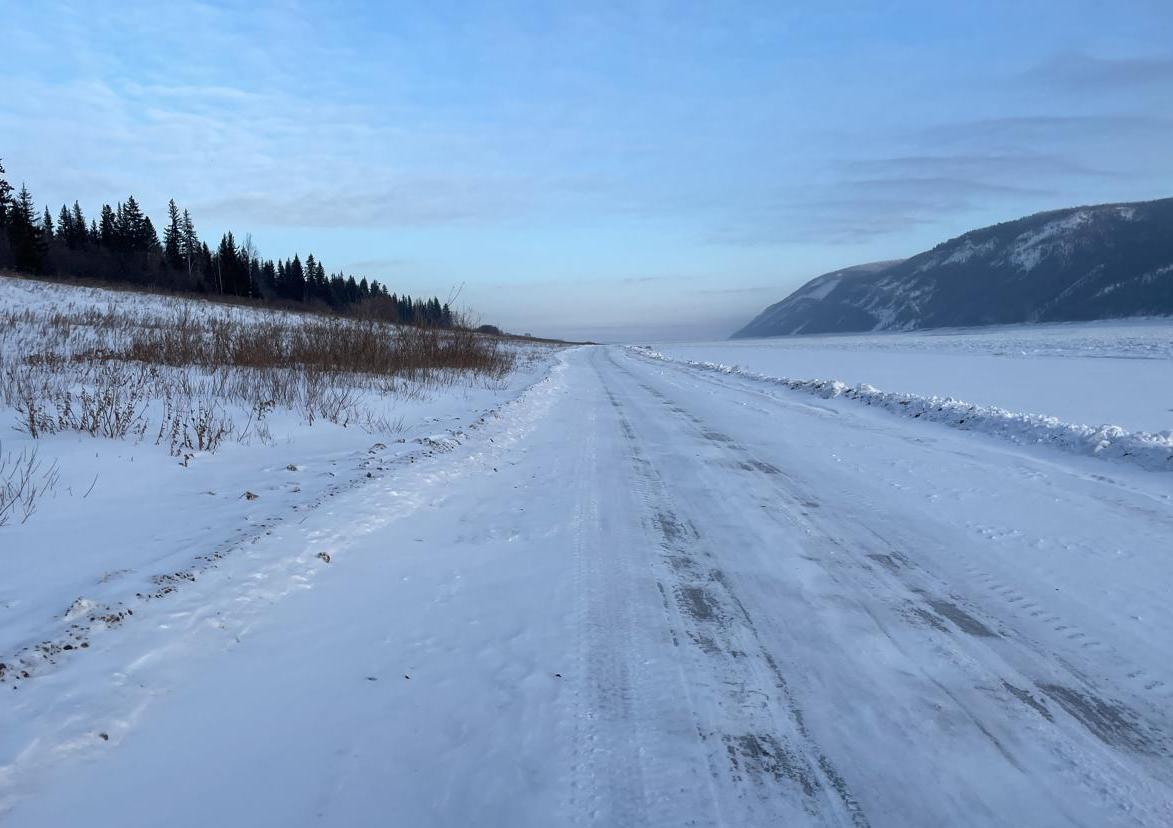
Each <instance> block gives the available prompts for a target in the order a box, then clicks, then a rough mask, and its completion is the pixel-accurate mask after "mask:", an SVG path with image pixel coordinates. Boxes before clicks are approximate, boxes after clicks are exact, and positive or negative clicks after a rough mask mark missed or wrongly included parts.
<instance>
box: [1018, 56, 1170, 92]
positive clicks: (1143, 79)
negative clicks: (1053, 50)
mask: <svg viewBox="0 0 1173 828" xmlns="http://www.w3.org/2000/svg"><path fill="white" fill-rule="evenodd" d="M1023 78H1024V79H1025V80H1028V81H1033V82H1038V83H1042V84H1047V85H1055V86H1060V87H1066V88H1068V89H1075V90H1081V91H1087V90H1088V88H1089V87H1098V88H1111V89H1121V88H1130V89H1136V88H1160V89H1169V88H1173V55H1156V56H1149V57H1124V58H1104V57H1096V56H1093V55H1088V54H1084V53H1082V52H1064V53H1062V54H1058V55H1055V56H1054V57H1052V58H1049V59H1048V60H1046V61H1044V62H1042V63H1040V64H1039V65H1038V66H1035V67H1033V68H1031V69H1030V70H1028V71H1027V72H1025V73H1024V74H1023Z"/></svg>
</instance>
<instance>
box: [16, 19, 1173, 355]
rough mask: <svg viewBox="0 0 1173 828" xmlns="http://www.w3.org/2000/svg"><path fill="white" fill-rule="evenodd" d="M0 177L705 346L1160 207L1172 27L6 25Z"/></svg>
mask: <svg viewBox="0 0 1173 828" xmlns="http://www.w3.org/2000/svg"><path fill="white" fill-rule="evenodd" d="M0 20H2V25H0V42H2V43H3V51H4V52H5V54H6V57H5V58H4V60H3V61H0V158H2V159H3V162H4V165H5V167H6V168H7V170H8V177H9V179H10V180H12V181H13V182H14V183H17V185H18V186H19V182H21V181H24V182H27V184H28V186H29V189H30V190H31V191H32V193H33V196H34V197H35V198H36V199H37V201H38V204H40V205H44V204H48V205H49V206H50V208H51V210H52V212H53V213H54V214H56V211H57V209H58V208H59V207H60V205H61V204H62V203H64V202H68V203H70V204H72V202H73V200H74V199H77V200H79V201H80V202H81V204H82V207H83V209H85V210H86V212H87V215H88V214H91V213H94V212H96V210H97V208H98V207H100V205H101V204H102V203H104V202H111V203H113V202H115V201H118V200H123V199H125V197H126V196H127V195H128V194H134V196H135V197H136V198H137V199H138V200H139V202H140V203H141V204H142V205H143V207H144V209H146V211H147V212H148V213H149V214H150V215H151V216H152V217H153V218H154V219H155V221H156V223H157V224H159V223H161V221H162V217H163V216H164V215H165V209H166V204H167V200H168V199H169V198H174V199H175V200H176V201H177V203H179V204H180V206H181V207H187V208H189V209H190V210H191V213H192V215H193V217H194V218H195V221H196V227H197V230H199V231H200V233H201V236H202V237H203V238H205V239H206V240H208V241H209V243H214V242H215V241H216V240H218V238H219V235H220V234H221V233H222V232H223V231H225V230H228V229H231V230H233V231H234V233H235V234H236V236H237V237H238V238H243V236H244V235H245V233H251V234H252V238H253V241H254V243H255V244H256V246H257V248H258V249H259V251H260V252H261V253H262V255H264V256H266V257H286V256H290V255H292V254H293V253H294V252H299V253H300V254H301V255H302V257H303V258H304V257H305V255H306V254H307V253H309V252H313V253H314V254H315V255H317V256H318V257H319V258H320V259H322V260H323V261H324V263H325V264H326V267H327V269H328V270H331V271H337V270H344V271H346V272H347V273H352V272H353V273H355V274H357V275H365V276H367V277H369V278H376V279H379V280H380V281H382V282H384V283H386V284H387V285H388V286H389V287H390V288H391V289H392V290H397V291H399V292H408V293H412V294H416V295H432V294H435V295H439V296H440V298H441V299H446V298H448V297H449V296H452V295H456V296H458V298H457V302H456V303H457V304H458V305H459V306H461V307H466V308H468V309H470V310H471V311H472V312H473V313H474V314H475V315H476V316H477V317H478V318H479V319H481V320H482V321H484V322H491V323H495V324H498V325H501V326H502V327H505V328H506V329H509V330H512V331H516V332H532V333H534V334H539V335H549V336H562V337H569V338H588V339H594V340H599V341H640V340H647V341H654V340H674V339H712V338H722V337H725V336H727V335H729V334H730V333H732V332H733V331H734V330H735V329H736V328H738V327H740V326H741V325H743V324H744V323H745V322H747V321H748V320H749V319H750V317H752V316H753V315H754V314H756V313H757V312H758V311H759V310H761V309H762V308H763V307H765V306H766V305H768V304H770V303H772V302H775V301H778V300H780V299H782V298H783V297H785V296H786V295H787V294H788V293H789V292H790V291H792V290H793V289H795V288H797V287H798V286H799V285H801V284H802V283H803V282H805V281H807V280H808V279H810V278H812V277H814V276H816V275H818V274H820V273H824V272H827V271H830V270H835V269H838V268H841V267H845V266H848V265H852V264H858V263H862V262H868V261H876V260H883V259H893V258H903V257H905V256H909V255H913V254H915V253H917V252H920V251H921V250H924V249H927V248H929V247H932V246H933V245H935V244H936V243H938V242H941V241H944V240H946V239H948V238H951V237H954V236H957V235H959V234H961V233H963V232H965V231H967V230H969V229H973V228H975V227H980V226H984V225H987V224H991V223H994V222H997V221H1004V220H1008V219H1012V218H1017V217H1019V216H1022V215H1026V214H1029V213H1032V212H1037V211H1039V210H1045V209H1053V208H1059V207H1067V206H1074V205H1077V204H1091V203H1100V202H1112V201H1133V200H1143V199H1152V198H1161V197H1167V196H1173V107H1171V106H1170V103H1171V102H1173V2H1169V0H1151V2H1150V0H1120V2H1115V3H1105V2H1102V0H1097V1H1096V2H1088V1H1086V0H1054V1H1053V2H1049V1H1048V0H1030V1H1028V0H1017V2H1001V0H984V2H979V1H978V0H973V1H972V2H968V1H967V0H958V2H948V3H946V2H940V0H933V2H914V1H913V0H909V2H900V1H899V0H887V2H880V0H874V1H873V2H851V1H850V0H842V1H841V2H837V0H824V2H784V0H773V1H772V2H762V3H756V2H749V1H748V0H747V2H729V3H712V2H703V3H701V2H698V3H692V2H644V1H641V0H632V1H631V2H622V3H610V2H603V1H602V0H600V1H599V2H586V3H569V2H551V3H546V2H537V0H517V1H516V2H511V1H510V0H502V1H501V2H492V3H474V2H459V3H453V2H446V0H430V1H429V2H426V3H361V2H352V3H336V2H296V0H285V2H277V3H267V2H247V3H229V2H225V3H220V2H199V3H193V2H186V1H185V0H176V1H175V2H169V3H165V4H163V3H139V2H134V1H133V0H130V1H129V2H122V3H118V4H114V3H110V4H106V3H96V2H92V3H69V2H52V1H51V0H50V1H48V2H36V3H28V2H18V0H0Z"/></svg>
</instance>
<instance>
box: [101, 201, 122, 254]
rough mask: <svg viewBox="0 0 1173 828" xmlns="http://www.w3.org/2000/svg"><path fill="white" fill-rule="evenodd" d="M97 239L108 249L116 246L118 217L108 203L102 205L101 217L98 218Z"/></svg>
mask: <svg viewBox="0 0 1173 828" xmlns="http://www.w3.org/2000/svg"><path fill="white" fill-rule="evenodd" d="M98 241H99V242H101V244H102V246H103V247H105V248H106V249H108V250H114V249H115V248H116V247H117V246H118V244H117V241H118V219H117V216H115V215H114V211H113V210H111V209H110V205H109V204H103V205H102V213H101V218H100V219H99V220H98Z"/></svg>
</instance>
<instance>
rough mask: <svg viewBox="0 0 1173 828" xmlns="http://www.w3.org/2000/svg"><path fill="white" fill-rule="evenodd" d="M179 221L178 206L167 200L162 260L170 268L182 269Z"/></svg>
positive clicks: (172, 200) (182, 259) (173, 200)
mask: <svg viewBox="0 0 1173 828" xmlns="http://www.w3.org/2000/svg"><path fill="white" fill-rule="evenodd" d="M179 222H180V217H179V208H178V207H176V206H175V199H171V200H170V201H168V202H167V226H166V227H165V228H163V261H164V262H166V263H167V267H169V268H171V269H172V270H182V269H183V266H184V258H183V252H182V240H181V238H180V235H181V231H180V226H179Z"/></svg>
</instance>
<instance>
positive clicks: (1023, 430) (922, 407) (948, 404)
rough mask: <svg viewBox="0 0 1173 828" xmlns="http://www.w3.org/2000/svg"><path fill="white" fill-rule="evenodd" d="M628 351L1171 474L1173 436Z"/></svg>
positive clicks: (634, 349)
mask: <svg viewBox="0 0 1173 828" xmlns="http://www.w3.org/2000/svg"><path fill="white" fill-rule="evenodd" d="M628 350H629V351H630V352H631V353H635V354H639V355H640V356H643V357H646V358H648V359H655V360H661V361H663V362H669V363H674V364H677V365H685V366H688V367H689V368H693V369H695V370H700V371H710V372H714V373H719V374H727V375H732V376H737V377H740V378H743V379H748V380H751V381H754V382H761V383H768V384H770V385H779V386H782V387H784V388H787V389H789V390H791V391H800V392H802V393H805V394H811V395H813V396H817V397H822V398H823V399H834V398H837V397H842V398H845V399H849V400H854V401H856V402H858V403H862V404H863V405H869V406H873V407H876V408H882V409H884V410H886V411H891V412H893V413H895V414H899V415H901V416H904V417H911V418H914V419H925V420H930V421H932V422H938V423H943V424H945V425H948V426H951V427H953V428H960V429H964V430H966V431H977V432H981V433H983V434H991V435H994V436H996V437H999V438H1001V439H1004V440H1009V441H1010V442H1013V443H1017V444H1019V445H1048V446H1053V447H1056V448H1060V449H1063V450H1065V451H1069V452H1073V453H1076V454H1085V455H1092V456H1095V457H1103V458H1107V459H1113V460H1121V461H1124V462H1128V463H1132V464H1134V465H1137V466H1140V467H1142V468H1145V469H1149V470H1154V471H1173V431H1169V430H1167V431H1161V432H1157V433H1155V434H1154V433H1149V432H1144V431H1129V430H1128V429H1125V428H1122V427H1120V426H1116V425H1101V426H1088V425H1081V424H1078V423H1068V422H1064V421H1062V420H1060V419H1058V418H1057V417H1049V416H1045V415H1041V414H1024V413H1020V412H1016V411H1007V410H1006V409H1004V408H998V407H997V406H983V405H975V404H973V403H968V402H964V401H962V400H955V399H953V398H952V397H939V396H929V397H925V396H919V395H916V394H901V393H895V392H891V391H882V390H880V389H878V388H875V387H873V386H871V385H868V384H866V383H860V384H858V385H848V384H847V383H844V382H840V381H839V380H826V379H792V378H789V377H773V376H769V375H767V374H761V373H758V372H756V371H749V370H744V369H742V368H739V367H737V366H735V365H724V364H722V363H719V362H700V361H697V360H691V359H689V360H682V359H674V358H673V357H670V356H666V355H664V354H662V353H660V352H659V351H655V350H652V349H650V348H646V347H640V346H631V347H630V348H629V349H628Z"/></svg>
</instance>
